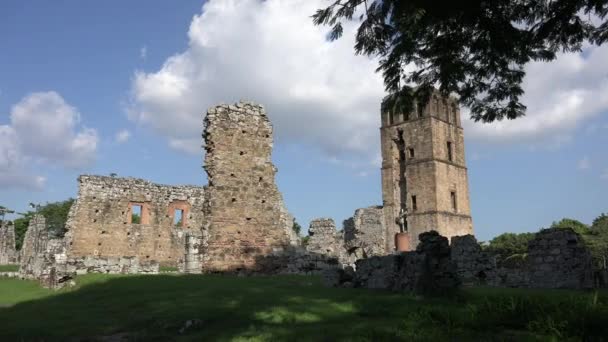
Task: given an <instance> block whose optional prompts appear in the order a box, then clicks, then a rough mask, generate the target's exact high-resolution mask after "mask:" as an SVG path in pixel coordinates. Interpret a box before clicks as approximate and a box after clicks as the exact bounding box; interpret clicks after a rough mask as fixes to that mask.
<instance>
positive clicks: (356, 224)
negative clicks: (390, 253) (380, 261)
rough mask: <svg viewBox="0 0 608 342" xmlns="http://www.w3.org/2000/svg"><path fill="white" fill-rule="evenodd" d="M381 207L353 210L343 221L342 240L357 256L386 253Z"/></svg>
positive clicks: (363, 256)
mask: <svg viewBox="0 0 608 342" xmlns="http://www.w3.org/2000/svg"><path fill="white" fill-rule="evenodd" d="M383 215H384V214H383V210H382V207H379V206H373V207H368V208H361V209H357V210H355V214H354V215H353V217H351V218H349V219H347V220H345V221H344V242H345V245H346V248H347V249H348V250H353V249H354V250H353V252H355V253H356V254H357V257H358V258H366V257H371V256H375V255H385V254H386V241H385V239H386V228H385V225H384V216H383Z"/></svg>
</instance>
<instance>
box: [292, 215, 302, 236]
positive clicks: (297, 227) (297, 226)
mask: <svg viewBox="0 0 608 342" xmlns="http://www.w3.org/2000/svg"><path fill="white" fill-rule="evenodd" d="M291 229H293V231H294V232H296V234H298V235H300V232H301V231H302V226H300V224H299V223H298V222H297V221H296V219H295V218H294V219H293V225H292V226H291Z"/></svg>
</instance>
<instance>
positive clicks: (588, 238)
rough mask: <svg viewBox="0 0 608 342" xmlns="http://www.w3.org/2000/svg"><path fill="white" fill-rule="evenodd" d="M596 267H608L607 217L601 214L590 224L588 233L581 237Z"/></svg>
mask: <svg viewBox="0 0 608 342" xmlns="http://www.w3.org/2000/svg"><path fill="white" fill-rule="evenodd" d="M583 239H584V240H585V243H586V244H587V246H588V247H589V250H590V251H591V255H592V256H593V260H594V262H595V264H596V266H597V267H599V268H606V267H607V266H608V216H607V215H606V214H604V213H602V214H601V215H600V216H598V217H596V218H595V220H593V223H592V224H591V228H590V229H589V232H588V233H587V234H585V235H583Z"/></svg>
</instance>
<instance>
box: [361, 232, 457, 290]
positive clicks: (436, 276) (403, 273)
mask: <svg viewBox="0 0 608 342" xmlns="http://www.w3.org/2000/svg"><path fill="white" fill-rule="evenodd" d="M419 239H420V244H419V245H418V248H417V249H416V251H414V252H406V253H401V254H397V255H387V256H383V257H372V258H368V259H361V260H357V262H356V270H357V271H356V275H355V277H354V278H355V281H354V285H355V286H356V287H363V288H371V289H388V290H393V291H415V292H417V293H422V294H427V293H428V294H443V293H449V292H451V291H454V290H455V289H457V288H458V287H459V286H460V281H459V279H458V275H457V273H456V266H455V264H454V263H453V262H452V261H451V259H450V247H449V245H448V241H447V238H445V237H443V236H441V235H439V234H438V233H437V232H435V231H430V232H425V233H423V234H421V235H420V237H419Z"/></svg>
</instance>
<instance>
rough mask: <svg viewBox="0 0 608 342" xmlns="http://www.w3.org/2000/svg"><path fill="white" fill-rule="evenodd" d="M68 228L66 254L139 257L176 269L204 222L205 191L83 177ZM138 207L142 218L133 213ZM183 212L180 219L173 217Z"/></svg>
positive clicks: (131, 180)
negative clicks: (189, 238) (135, 219)
mask: <svg viewBox="0 0 608 342" xmlns="http://www.w3.org/2000/svg"><path fill="white" fill-rule="evenodd" d="M78 182H79V189H78V198H77V199H76V201H75V203H74V205H73V206H72V208H71V210H70V214H69V217H68V222H67V224H66V228H67V229H68V231H67V233H66V240H67V242H68V256H69V257H70V258H72V259H76V258H80V257H89V256H93V257H97V258H100V259H104V258H120V257H138V258H139V259H140V260H142V261H146V260H147V261H157V262H159V263H161V264H165V265H171V266H177V265H178V264H179V263H180V262H181V261H182V259H183V257H184V254H185V234H186V232H189V231H193V230H198V231H200V229H201V227H202V226H203V224H204V219H205V218H204V214H203V203H204V188H203V187H196V186H169V185H159V184H154V183H151V182H148V181H145V180H142V179H135V178H114V177H104V176H90V175H83V176H80V177H79V178H78ZM137 207H140V208H141V220H140V222H139V223H137V222H132V213H133V212H134V211H136V208H137ZM176 210H181V211H182V213H183V215H182V221H181V222H178V224H177V225H176V224H175V222H174V215H178V214H177V213H176Z"/></svg>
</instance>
